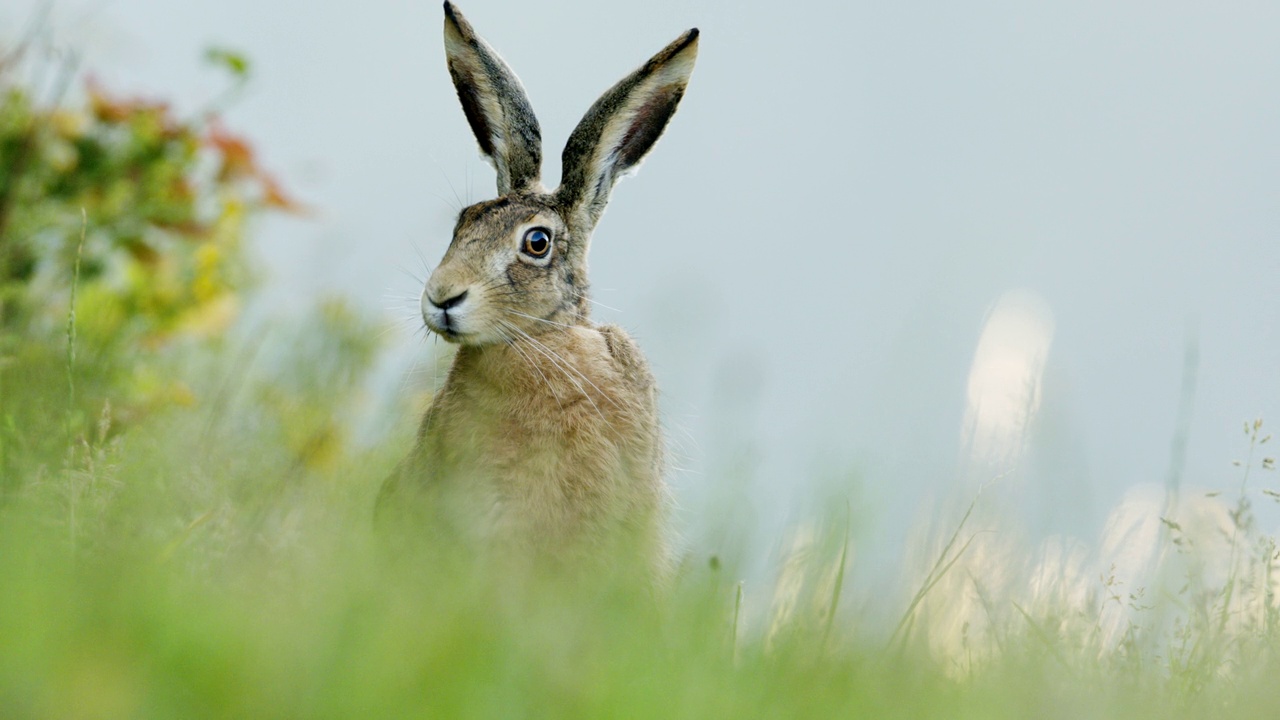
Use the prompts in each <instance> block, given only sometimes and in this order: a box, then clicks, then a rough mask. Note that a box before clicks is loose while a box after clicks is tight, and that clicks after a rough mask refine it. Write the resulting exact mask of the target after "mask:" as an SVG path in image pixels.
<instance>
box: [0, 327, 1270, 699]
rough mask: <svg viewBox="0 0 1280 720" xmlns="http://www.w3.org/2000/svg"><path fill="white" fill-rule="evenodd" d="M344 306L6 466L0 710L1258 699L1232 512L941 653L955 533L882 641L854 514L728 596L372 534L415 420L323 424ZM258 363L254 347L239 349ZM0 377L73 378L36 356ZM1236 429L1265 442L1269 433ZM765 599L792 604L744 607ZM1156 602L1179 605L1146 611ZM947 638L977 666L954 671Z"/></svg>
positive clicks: (691, 583)
mask: <svg viewBox="0 0 1280 720" xmlns="http://www.w3.org/2000/svg"><path fill="white" fill-rule="evenodd" d="M335 313H336V311H333V312H331V313H330V315H331V317H329V320H327V321H325V322H321V323H318V324H314V325H310V326H307V327H305V328H302V329H301V330H299V331H298V332H297V334H296V335H295V336H293V337H292V338H291V339H287V341H286V342H284V343H281V346H282V347H289V348H292V350H290V351H289V352H288V353H284V354H276V355H272V353H273V352H275V351H274V350H272V349H271V348H267V349H265V350H263V349H254V350H252V351H246V350H244V349H243V348H233V347H229V348H225V349H223V350H221V351H218V352H216V353H213V354H210V352H211V351H199V352H197V353H195V354H187V355H185V356H181V357H176V358H175V359H174V364H175V367H179V368H184V370H182V371H181V372H184V373H185V374H186V376H187V381H188V382H189V383H190V385H191V389H192V392H193V394H194V396H195V397H196V398H198V399H199V402H197V403H196V404H195V405H194V406H193V407H178V406H174V407H169V408H167V409H163V410H159V411H156V412H154V413H152V414H151V415H149V416H145V417H142V418H132V419H127V418H120V417H117V416H116V412H117V411H115V410H113V409H112V408H110V407H109V406H105V405H104V406H102V407H100V408H99V409H98V412H97V416H98V420H97V422H96V423H94V424H92V427H91V430H89V431H87V432H84V433H82V434H80V435H78V436H77V437H75V438H73V439H72V440H71V441H70V442H69V443H68V447H67V448H66V451H65V455H64V458H65V460H63V462H61V463H51V462H49V459H48V458H45V457H33V458H30V462H27V463H18V464H16V465H14V467H17V468H19V470H17V472H19V474H20V477H16V478H10V479H9V481H8V482H5V483H4V484H3V487H5V488H9V490H8V491H7V492H6V494H5V496H4V499H3V505H0V717H3V718H24V717H51V718H53V717H56V718H78V717H85V718H89V717H182V718H202V717H209V718H215V717H238V718H242V717H299V718H303V717H305V718H324V717H333V718H351V717H414V716H428V717H450V718H453V717H459V718H466V717H501V718H510V717H583V718H597V717H662V718H685V717H687V718H714V717H821V718H827V717H851V716H871V717H948V718H954V717H975V718H978V717H980V718H998V717H1017V718H1026V717H1071V718H1076V717H1126V718H1129V717H1171V716H1175V717H1221V716H1224V714H1230V715H1231V716H1233V717H1237V716H1265V717H1271V716H1273V715H1274V713H1275V710H1274V708H1275V707H1276V704H1275V700H1276V699H1277V697H1276V696H1277V694H1280V689H1277V688H1280V686H1277V685H1276V684H1275V683H1274V681H1273V678H1274V677H1275V675H1276V671H1277V670H1280V664H1277V662H1276V660H1275V659H1274V649H1275V647H1276V637H1277V636H1276V631H1275V628H1276V622H1275V621H1276V617H1275V603H1274V594H1273V592H1272V590H1271V587H1272V584H1273V574H1272V561H1273V560H1274V553H1275V546H1274V544H1267V541H1266V540H1265V539H1264V536H1262V535H1261V534H1260V533H1259V532H1258V530H1257V528H1256V525H1253V524H1250V522H1249V516H1248V514H1247V510H1248V508H1247V505H1246V504H1244V503H1241V504H1240V505H1238V506H1237V509H1238V510H1239V512H1236V513H1235V514H1233V515H1232V517H1233V518H1235V520H1234V522H1235V525H1234V527H1235V532H1234V535H1233V537H1232V539H1231V547H1232V554H1231V560H1230V566H1229V568H1228V572H1227V573H1226V575H1225V577H1220V578H1219V579H1218V580H1216V581H1215V580H1214V579H1213V578H1214V577H1215V576H1214V575H1213V573H1212V572H1209V571H1208V570H1206V569H1204V568H1201V569H1199V570H1196V568H1197V567H1198V566H1197V565H1196V564H1195V563H1194V562H1188V563H1186V566H1187V567H1188V568H1191V569H1192V571H1194V572H1191V574H1190V575H1187V576H1186V577H1199V578H1200V580H1199V582H1200V583H1201V584H1200V586H1198V587H1190V585H1191V583H1190V582H1189V581H1188V585H1189V589H1187V590H1185V591H1184V592H1183V593H1182V594H1178V592H1177V591H1176V590H1175V591H1173V592H1172V593H1170V594H1169V595H1168V596H1167V597H1166V596H1161V597H1157V598H1152V599H1150V600H1149V601H1148V600H1146V599H1144V596H1143V594H1142V592H1141V591H1139V590H1138V589H1137V588H1130V587H1128V586H1126V585H1125V582H1126V581H1125V580H1124V579H1123V578H1116V577H1111V578H1110V579H1109V580H1108V579H1107V578H1099V579H1098V582H1097V587H1095V588H1094V590H1093V592H1091V594H1090V598H1091V599H1090V600H1089V601H1088V602H1084V603H1078V604H1075V605H1054V604H1052V603H1047V602H1033V601H1028V600H1025V599H1018V598H1009V597H988V598H986V599H985V600H984V602H986V603H988V605H989V607H990V608H991V610H990V613H991V615H992V616H993V617H996V618H1003V617H1007V618H1008V619H1007V620H999V621H993V623H992V629H991V631H990V633H989V634H988V636H986V637H983V638H980V637H977V636H972V637H967V638H965V639H964V641H965V642H963V643H961V644H959V645H957V646H956V647H954V648H951V649H950V650H947V651H939V649H938V648H937V647H935V646H931V645H930V643H928V642H927V641H926V639H925V637H926V633H925V632H924V630H923V629H922V628H924V627H926V626H927V625H928V623H929V622H930V618H929V617H928V616H927V615H923V614H920V607H921V603H920V599H921V598H922V597H924V596H925V595H926V594H931V593H937V592H940V591H941V590H942V589H943V588H944V587H947V584H946V583H939V582H938V577H939V576H940V575H945V574H947V573H951V572H955V571H956V568H957V567H958V566H957V565H956V564H955V562H954V557H955V556H956V555H958V554H962V553H963V552H964V548H965V547H966V543H967V541H968V538H969V537H970V535H969V534H968V528H967V526H966V525H964V524H963V523H962V524H961V526H960V528H959V529H954V528H953V530H955V532H954V534H953V535H951V537H952V543H951V544H950V545H949V546H948V548H949V550H948V551H947V554H946V555H945V556H944V557H940V558H937V561H936V563H934V565H933V571H932V572H931V573H928V574H926V576H925V582H924V583H922V584H920V585H919V586H918V587H919V588H921V589H920V591H919V592H918V593H917V594H916V596H915V597H914V598H904V599H903V601H902V603H901V617H902V618H903V622H902V623H901V624H900V629H899V631H897V632H896V633H895V634H894V637H893V642H891V643H890V644H889V645H888V646H887V647H886V644H885V639H886V638H887V637H889V635H890V633H889V632H888V626H892V624H893V623H894V622H895V621H896V620H897V617H894V618H883V617H874V616H869V615H864V614H862V613H859V612H858V611H857V610H856V609H854V608H851V607H849V606H848V603H844V604H842V602H841V598H842V597H846V598H847V597H848V595H849V593H848V592H846V591H847V590H849V588H847V587H846V583H847V582H848V581H847V580H846V578H848V577H853V576H854V575H852V574H850V575H846V573H845V571H846V566H847V565H849V564H850V563H852V562H853V560H852V558H854V557H856V553H855V552H852V548H851V547H850V540H849V538H850V533H849V526H848V524H849V522H850V520H848V517H849V516H850V515H851V514H850V513H847V512H846V513H845V514H844V515H843V516H842V517H840V518H836V519H834V520H832V521H831V522H828V523H821V522H817V519H815V524H814V525H813V526H812V529H811V530H810V534H809V537H810V538H811V539H812V542H809V543H808V544H807V545H805V551H804V552H803V553H802V554H801V555H799V556H798V557H799V559H798V560H796V561H795V562H791V563H789V564H788V566H787V569H786V571H785V572H782V573H781V574H780V575H779V577H778V578H777V579H776V581H775V583H776V585H777V587H775V588H762V587H751V586H748V587H746V589H745V590H744V588H743V585H742V584H741V583H740V582H739V577H738V574H737V571H736V568H734V567H733V566H732V565H728V564H722V563H720V562H719V561H717V562H715V563H712V562H706V561H703V560H701V559H699V558H696V557H690V558H687V559H686V561H685V563H684V564H683V566H682V568H681V570H680V573H679V576H678V577H677V578H676V579H675V580H674V581H673V582H672V583H671V585H670V587H667V588H664V589H662V590H660V591H656V592H655V591H654V590H653V589H652V588H650V587H648V586H646V585H644V584H643V582H642V581H641V580H638V579H637V578H636V577H633V576H632V575H631V574H630V573H628V572H627V569H626V568H621V569H620V570H619V572H617V573H614V574H609V575H603V576H599V575H597V576H593V577H591V578H581V577H569V576H560V575H550V574H547V573H544V572H540V571H531V570H525V569H522V568H520V567H513V566H511V565H510V564H506V565H494V564H491V563H482V564H480V563H477V562H476V560H475V559H474V558H472V557H470V556H468V555H466V553H464V552H462V551H461V550H460V549H457V548H452V547H422V546H420V545H416V544H405V545H399V544H394V543H390V542H389V541H388V540H387V538H384V537H381V536H379V535H378V534H377V533H376V532H375V531H374V529H373V527H372V522H371V515H372V507H373V500H374V496H375V494H376V492H377V489H378V485H379V483H380V482H381V480H382V478H383V477H384V476H385V475H386V474H387V472H389V470H390V468H391V466H392V465H393V464H394V463H395V461H396V460H398V459H399V455H400V453H402V452H403V451H404V449H405V446H406V445H407V442H408V433H409V432H410V431H411V427H412V420H411V418H409V417H408V416H406V418H405V422H404V423H403V424H402V425H403V427H404V435H403V436H401V437H394V438H389V439H387V440H386V441H385V442H382V443H378V444H377V445H375V446H371V447H363V448H362V447H359V446H356V445H354V444H353V443H351V442H348V441H344V440H343V439H342V438H343V436H344V429H343V423H342V421H341V419H342V418H343V417H348V416H349V414H350V413H351V411H352V407H353V406H354V405H357V404H358V403H359V402H361V399H360V383H361V378H362V372H363V370H362V368H367V361H368V358H367V347H366V346H365V345H363V344H362V342H361V340H360V338H361V337H362V336H361V334H360V331H359V330H358V328H355V329H353V327H354V326H351V325H350V324H348V325H343V324H342V323H343V322H345V321H342V320H341V317H339V318H338V319H339V321H340V322H337V324H336V325H335V321H334V317H332V316H333V315H335ZM336 315H338V316H340V315H341V313H336ZM344 328H345V329H344ZM280 332H282V333H283V331H280ZM250 347H251V346H250ZM362 353H365V355H361V354H362ZM259 355H264V356H269V357H272V358H273V359H271V360H270V361H254V360H249V361H245V360H243V358H246V357H249V358H254V357H258V356H259ZM237 358H239V359H240V360H237ZM69 368H70V369H72V370H74V368H73V366H69ZM8 372H9V373H10V376H9V377H8V378H6V382H8V383H10V384H11V385H12V384H13V383H23V382H27V383H38V384H43V385H42V386H41V387H40V388H38V389H41V390H42V391H43V392H47V393H49V394H50V395H56V396H62V397H65V395H66V391H67V388H66V386H65V385H62V384H61V383H59V382H56V381H55V380H54V379H53V377H54V376H51V375H50V374H48V373H34V374H32V375H31V376H30V377H26V378H24V377H15V376H13V373H15V372H18V371H17V370H14V369H12V368H10V369H9V370H8ZM229 373H234V377H229ZM72 382H74V377H73V379H72ZM37 411H39V408H36V407H30V408H28V407H20V406H14V405H6V406H5V407H3V408H0V415H3V417H0V420H2V421H3V422H5V423H8V424H9V425H11V426H13V427H19V428H21V427H22V426H23V424H24V423H26V422H27V421H28V420H29V417H28V415H29V414H30V413H33V412H37ZM406 412H407V408H406ZM1252 433H1253V434H1252V435H1251V436H1250V442H1251V443H1252V446H1253V447H1261V446H1262V445H1263V444H1264V443H1263V441H1262V439H1263V438H1264V437H1265V434H1264V433H1262V428H1261V425H1260V424H1258V425H1256V426H1252ZM1260 462H1261V461H1254V462H1251V463H1249V464H1248V465H1246V468H1247V467H1252V466H1254V465H1257V463H1260ZM1259 467H1260V465H1259ZM1247 490H1248V487H1247V485H1246V491H1247ZM1168 520H1169V522H1170V523H1172V524H1173V525H1174V526H1175V529H1174V531H1173V532H1171V537H1172V539H1171V540H1170V543H1171V552H1172V553H1173V554H1175V555H1178V556H1180V557H1188V558H1190V557H1193V556H1196V555H1197V553H1198V552H1199V550H1198V549H1197V547H1196V546H1195V543H1197V542H1199V540H1198V538H1199V537H1200V536H1198V535H1195V534H1194V533H1193V532H1192V531H1191V530H1190V529H1189V528H1190V524H1189V523H1188V524H1183V523H1180V522H1179V521H1178V520H1176V519H1174V518H1169V519H1168ZM736 554H737V553H734V552H727V553H725V556H727V557H732V556H735V555H736ZM1206 557H1207V556H1206ZM972 567H973V566H972V565H971V566H970V568H971V569H970V570H969V572H972ZM1196 572H1198V573H1199V575H1198V576H1196V575H1195V573H1196ZM1024 579H1026V580H1028V581H1029V578H1024ZM1184 579H1185V577H1184ZM979 585H980V584H975V587H977V586H979ZM784 586H785V587H784ZM744 595H745V596H747V597H746V598H745V599H744ZM770 595H772V596H774V597H784V596H785V597H786V598H788V599H787V601H786V603H784V604H785V605H786V607H785V609H782V608H778V607H775V608H774V610H773V611H772V612H770V613H765V614H764V615H762V616H761V617H762V618H763V619H753V618H752V615H751V613H748V612H744V605H746V604H750V603H751V602H752V598H755V597H768V596H770ZM934 599H937V598H934ZM941 600H942V601H944V602H945V601H946V600H948V598H941ZM1115 605H1123V606H1125V609H1126V613H1128V614H1127V615H1126V617H1127V618H1129V620H1128V621H1129V622H1131V623H1133V625H1132V626H1131V628H1132V627H1136V626H1142V627H1141V629H1131V632H1130V633H1129V634H1130V637H1129V639H1128V640H1127V641H1121V642H1111V641H1106V640H1104V639H1103V635H1104V633H1103V632H1102V631H1101V630H1102V627H1103V624H1104V616H1105V613H1106V612H1108V611H1109V608H1111V607H1112V606H1115ZM1156 605H1160V607H1161V608H1162V610H1161V611H1164V612H1166V615H1164V616H1162V617H1166V618H1169V619H1167V620H1162V621H1160V622H1156V621H1154V620H1150V621H1149V620H1148V618H1154V617H1155V616H1156V614H1157V610H1156V609H1155V607H1156ZM1250 613H1252V617H1247V615H1249V614H1250ZM1149 635H1150V636H1152V637H1148V636H1149ZM988 641H989V642H992V643H993V648H994V649H987V650H983V651H981V652H978V651H977V649H976V648H977V645H978V644H980V643H982V642H988ZM965 652H971V653H974V654H975V657H976V656H978V655H980V656H981V657H982V660H981V661H980V662H979V661H972V662H965V663H958V662H957V660H956V655H957V654H960V653H965ZM958 668H959V669H960V670H959V671H958V670H957V669H958Z"/></svg>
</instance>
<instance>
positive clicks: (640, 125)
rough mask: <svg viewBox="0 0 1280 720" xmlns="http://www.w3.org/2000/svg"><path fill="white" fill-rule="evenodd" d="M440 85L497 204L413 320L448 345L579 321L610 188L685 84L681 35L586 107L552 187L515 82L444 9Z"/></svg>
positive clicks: (475, 214)
mask: <svg viewBox="0 0 1280 720" xmlns="http://www.w3.org/2000/svg"><path fill="white" fill-rule="evenodd" d="M444 14H445V20H444V44H445V54H446V57H447V59H448V63H449V74H450V75H452V76H453V84H454V85H455V86H456V87H457V89H458V99H459V100H460V101H462V110H463V112H464V113H466V116H467V121H468V122H469V123H470V124H471V129H472V131H473V132H474V133H475V136H476V140H477V141H478V142H479V143H480V151H481V152H482V153H483V154H484V156H485V158H486V159H488V160H489V162H490V163H492V165H493V167H494V169H495V170H497V173H498V198H497V199H495V200H488V201H485V202H481V203H477V204H475V205H472V206H470V207H468V208H465V209H464V210H463V211H462V212H461V213H459V215H458V222H457V225H456V226H455V227H454V229H453V242H452V243H451V244H450V245H449V249H448V251H446V252H445V255H444V259H442V260H441V261H440V264H439V266H437V267H436V269H435V272H433V273H431V277H430V278H429V279H428V280H427V285H426V287H425V288H424V289H423V291H422V316H423V319H424V320H425V321H426V323H427V326H428V327H429V328H431V329H432V330H434V331H435V332H437V333H439V334H440V335H441V336H443V337H444V338H445V339H446V340H449V341H451V342H458V343H462V344H465V345H483V344H488V343H494V342H503V341H506V340H509V339H512V338H514V337H515V336H516V335H518V334H520V333H521V332H524V333H529V334H538V333H541V332H543V331H544V330H546V329H548V328H551V327H555V326H560V325H571V324H573V323H574V322H576V321H578V320H580V319H582V318H585V316H586V314H587V299H586V292H587V249H588V247H589V245H590V242H591V232H592V230H593V229H594V228H595V225H596V222H597V221H598V220H599V219H600V215H601V214H602V213H603V212H604V208H605V205H606V204H607V203H608V202H609V193H610V191H611V190H612V189H613V185H614V183H615V182H617V180H618V178H620V177H622V176H623V175H624V174H626V173H627V172H628V171H631V170H634V169H635V168H636V167H637V166H638V165H639V164H640V162H641V161H642V160H643V159H644V157H645V155H646V154H648V152H649V150H650V148H652V147H653V145H654V143H655V142H657V140H658V137H659V136H661V135H662V131H663V129H665V128H666V126H667V121H668V120H670V119H671V116H672V115H673V114H675V111H676V105H678V104H679V102H680V98H681V96H683V95H684V89H685V86H686V85H687V84H688V82H689V74H690V73H691V72H693V62H694V58H695V57H696V56H697V52H698V31H697V30H696V29H694V30H690V31H688V32H686V33H685V34H683V35H681V36H680V37H679V38H677V39H676V41H675V42H673V43H671V44H670V45H668V46H667V47H665V48H663V50H662V51H661V52H659V53H658V54H657V55H654V56H653V57H652V58H651V59H650V60H649V61H648V62H647V63H645V64H644V66H642V67H641V68H640V69H638V70H636V71H635V72H633V73H631V74H630V75H628V76H627V77H626V78H623V80H622V81H621V82H619V83H618V84H617V85H614V86H613V87H612V88H610V89H609V90H608V91H607V92H606V93H605V94H604V95H602V96H601V97H600V99H599V100H597V101H596V102H595V104H594V105H592V106H591V109H589V110H588V111H587V114H586V115H585V116H584V117H583V118H582V121H581V122H579V123H578V127H577V128H575V129H574V131H573V134H572V135H570V136H569V142H568V144H567V145H565V148H564V153H563V154H562V155H561V162H562V164H563V167H562V173H561V174H562V176H563V179H562V182H561V184H560V187H559V188H557V189H556V190H555V191H553V192H549V191H548V190H547V189H546V188H545V187H543V185H542V182H541V180H540V179H539V176H540V173H541V167H542V133H541V131H540V130H539V128H538V120H537V118H535V117H534V115H533V110H532V109H531V108H530V106H529V98H528V97H527V96H526V95H525V92H524V88H523V87H522V86H521V85H520V80H519V79H518V78H516V76H515V73H513V72H512V71H511V68H509V67H507V64H506V63H505V62H503V60H502V58H501V57H499V56H498V54H497V53H496V52H495V51H494V50H493V48H491V47H489V44H488V43H486V42H485V41H484V40H483V39H481V38H480V36H479V35H476V33H475V31H474V30H472V29H471V25H470V24H469V23H468V22H467V21H466V19H464V18H463V17H462V14H461V13H459V12H458V10H457V8H455V7H453V6H452V5H451V4H450V3H448V2H446V3H445V4H444Z"/></svg>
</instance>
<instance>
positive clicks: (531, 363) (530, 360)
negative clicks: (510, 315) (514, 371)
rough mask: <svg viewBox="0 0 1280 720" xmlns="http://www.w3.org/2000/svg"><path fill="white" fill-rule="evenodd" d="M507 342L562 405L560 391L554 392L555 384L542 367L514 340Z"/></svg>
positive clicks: (502, 322)
mask: <svg viewBox="0 0 1280 720" xmlns="http://www.w3.org/2000/svg"><path fill="white" fill-rule="evenodd" d="M498 322H499V324H506V322H505V321H503V320H499V321H498ZM508 344H509V345H510V346H511V349H512V350H514V351H515V352H516V354H517V355H519V356H520V357H522V358H524V361H525V362H526V363H528V364H529V367H531V368H533V370H534V372H536V373H538V375H539V376H541V377H542V382H544V383H546V385H547V389H548V390H550V391H551V395H552V397H554V398H555V399H556V402H557V403H560V404H561V405H563V404H564V400H563V399H561V397H560V393H558V392H556V388H555V385H552V384H551V380H549V379H548V378H547V376H546V374H544V373H543V372H542V368H540V367H538V363H536V362H534V361H533V358H531V357H529V356H528V355H527V354H526V353H525V351H523V350H521V349H520V346H519V345H517V344H515V343H514V342H513V343H508Z"/></svg>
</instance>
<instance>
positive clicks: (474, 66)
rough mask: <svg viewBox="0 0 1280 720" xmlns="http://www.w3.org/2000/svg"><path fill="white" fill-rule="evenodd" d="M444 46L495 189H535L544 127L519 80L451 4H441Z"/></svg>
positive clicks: (518, 190)
mask: <svg viewBox="0 0 1280 720" xmlns="http://www.w3.org/2000/svg"><path fill="white" fill-rule="evenodd" d="M444 51H445V58H446V59H447V60H448V62H449V74H450V75H451V76H452V77H453V85H454V87H456V88H457V89H458V100H460V101H461V102H462V111H463V112H464V113H466V115H467V122H468V123H470V124H471V131H472V132H474V133H475V136H476V141H477V142H479V143H480V152H482V153H484V155H485V157H486V158H487V159H488V160H489V162H490V163H491V164H492V165H493V169H494V170H497V171H498V194H499V195H506V194H508V193H513V192H522V191H527V190H533V189H535V188H536V187H538V185H539V175H540V174H541V172H542V130H541V129H539V127H538V119H537V118H536V117H534V115H533V108H532V107H530V105H529V96H528V95H526V94H525V92H524V87H523V86H522V85H521V84H520V79H519V78H517V77H516V74H515V73H514V72H512V71H511V68H509V67H507V64H506V63H505V62H503V61H502V58H501V57H499V56H498V53H497V52H496V51H494V49H493V48H491V47H489V43H487V42H485V41H484V39H483V38H481V37H480V36H479V35H477V34H476V31H475V30H472V29H471V23H469V22H467V20H466V18H464V17H462V13H460V12H458V9H457V8H456V7H454V6H453V4H451V3H449V2H446V3H445V4H444Z"/></svg>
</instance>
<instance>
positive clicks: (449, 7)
mask: <svg viewBox="0 0 1280 720" xmlns="http://www.w3.org/2000/svg"><path fill="white" fill-rule="evenodd" d="M444 17H445V19H446V20H448V21H449V22H451V23H453V24H454V25H460V24H461V22H460V21H461V20H462V14H461V13H459V12H458V8H456V7H454V5H453V3H451V2H449V0H444Z"/></svg>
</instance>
